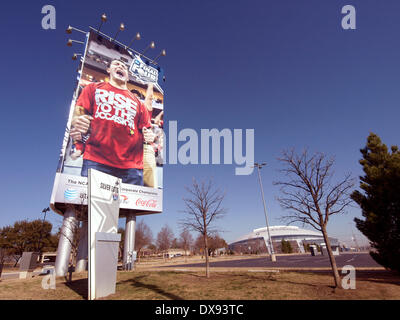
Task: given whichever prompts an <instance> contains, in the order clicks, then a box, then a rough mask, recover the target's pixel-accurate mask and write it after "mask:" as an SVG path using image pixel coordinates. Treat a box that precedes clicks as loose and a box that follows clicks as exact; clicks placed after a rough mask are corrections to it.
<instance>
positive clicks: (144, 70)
mask: <svg viewBox="0 0 400 320" xmlns="http://www.w3.org/2000/svg"><path fill="white" fill-rule="evenodd" d="M129 71H130V72H132V74H133V75H135V76H136V77H138V78H139V79H140V80H142V81H145V82H154V83H157V80H158V70H157V69H156V68H153V67H151V66H148V65H147V64H146V63H144V62H143V60H142V59H141V58H140V56H138V55H135V57H134V58H133V60H132V64H131V66H130V67H129Z"/></svg>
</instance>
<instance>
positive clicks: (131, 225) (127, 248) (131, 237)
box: [122, 214, 136, 270]
mask: <svg viewBox="0 0 400 320" xmlns="http://www.w3.org/2000/svg"><path fill="white" fill-rule="evenodd" d="M135 227H136V215H135V214H128V215H127V216H126V224H125V243H124V256H123V261H122V264H123V269H124V270H132V269H134V263H135V262H134V261H133V259H132V258H133V251H134V250H135Z"/></svg>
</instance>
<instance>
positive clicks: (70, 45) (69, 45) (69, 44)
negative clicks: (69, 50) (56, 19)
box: [67, 39, 85, 47]
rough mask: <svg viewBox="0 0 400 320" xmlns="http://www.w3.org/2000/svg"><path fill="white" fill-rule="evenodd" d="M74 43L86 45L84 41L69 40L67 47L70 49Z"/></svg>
mask: <svg viewBox="0 0 400 320" xmlns="http://www.w3.org/2000/svg"><path fill="white" fill-rule="evenodd" d="M73 42H76V43H79V44H85V43H84V42H82V41H78V40H72V39H68V41H67V46H68V47H72V43H73Z"/></svg>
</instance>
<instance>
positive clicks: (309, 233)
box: [229, 226, 338, 253]
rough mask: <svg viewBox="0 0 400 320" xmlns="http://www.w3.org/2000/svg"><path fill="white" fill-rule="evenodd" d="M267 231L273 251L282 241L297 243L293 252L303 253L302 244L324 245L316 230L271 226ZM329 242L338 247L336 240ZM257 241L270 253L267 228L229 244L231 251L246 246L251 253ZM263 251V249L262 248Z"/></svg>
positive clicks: (320, 235)
mask: <svg viewBox="0 0 400 320" xmlns="http://www.w3.org/2000/svg"><path fill="white" fill-rule="evenodd" d="M269 231H270V234H271V238H272V243H273V246H274V249H275V247H276V246H279V247H280V243H281V241H282V239H283V240H285V241H290V242H291V243H297V248H294V249H295V251H298V252H302V253H304V252H305V250H304V246H303V244H307V243H308V244H311V243H316V244H317V245H323V244H324V243H325V241H324V238H323V235H322V232H319V231H316V230H307V229H302V228H299V227H296V226H271V227H269ZM329 239H330V240H331V245H332V247H333V246H338V240H337V239H335V238H329ZM257 240H258V241H259V240H262V242H264V243H265V246H266V248H267V251H268V253H270V252H271V250H270V247H269V238H268V232H267V228H266V227H263V228H258V229H254V230H253V232H251V233H249V234H246V235H244V236H242V237H240V238H239V239H237V240H236V241H234V242H232V243H230V244H229V247H230V248H231V250H234V248H235V247H236V248H237V247H238V246H240V247H245V248H246V246H248V248H249V250H250V251H251V247H252V246H254V244H255V243H257ZM264 250H265V247H264Z"/></svg>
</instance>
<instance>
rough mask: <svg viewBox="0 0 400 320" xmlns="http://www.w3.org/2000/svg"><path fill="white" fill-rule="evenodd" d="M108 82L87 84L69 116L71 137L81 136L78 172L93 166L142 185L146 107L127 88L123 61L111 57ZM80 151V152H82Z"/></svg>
mask: <svg viewBox="0 0 400 320" xmlns="http://www.w3.org/2000/svg"><path fill="white" fill-rule="evenodd" d="M107 72H108V73H109V74H110V81H109V82H98V83H91V84H89V85H87V86H86V87H85V88H84V89H83V90H82V93H81V94H80V96H79V98H78V101H77V103H76V106H75V110H74V116H73V118H72V126H73V128H72V129H71V137H72V138H73V139H74V140H75V141H77V140H78V141H79V140H82V135H86V134H90V135H89V138H88V139H87V141H86V142H85V143H83V142H77V143H76V148H77V149H78V150H80V151H81V152H82V153H83V165H82V171H81V175H82V176H84V177H87V175H88V169H89V168H93V169H96V170H99V171H102V172H105V173H108V174H111V175H113V176H116V177H119V178H121V179H122V182H123V183H130V184H136V185H143V143H144V142H147V143H151V142H153V140H154V134H153V133H152V131H151V130H148V128H151V123H150V117H149V114H148V112H147V111H146V107H145V106H144V105H143V104H142V103H141V102H140V101H139V100H138V99H137V97H136V96H135V95H133V94H132V93H131V92H130V91H129V90H128V88H127V82H128V80H129V73H128V68H127V66H126V64H125V63H124V62H123V61H121V60H113V61H112V62H111V64H110V66H109V68H108V69H107ZM83 151H84V152H83Z"/></svg>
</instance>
